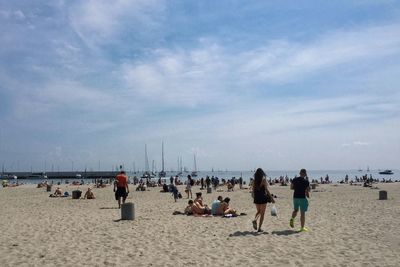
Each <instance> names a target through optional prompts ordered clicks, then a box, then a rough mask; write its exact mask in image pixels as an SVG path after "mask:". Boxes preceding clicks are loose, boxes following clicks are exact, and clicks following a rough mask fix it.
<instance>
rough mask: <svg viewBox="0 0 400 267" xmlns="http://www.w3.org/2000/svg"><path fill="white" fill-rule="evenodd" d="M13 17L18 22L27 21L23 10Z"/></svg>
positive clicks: (15, 13)
mask: <svg viewBox="0 0 400 267" xmlns="http://www.w3.org/2000/svg"><path fill="white" fill-rule="evenodd" d="M13 15H14V17H15V18H16V19H18V20H24V19H25V15H24V13H23V12H22V11H21V10H17V11H15V12H14V14H13Z"/></svg>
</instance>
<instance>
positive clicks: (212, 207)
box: [211, 196, 222, 215]
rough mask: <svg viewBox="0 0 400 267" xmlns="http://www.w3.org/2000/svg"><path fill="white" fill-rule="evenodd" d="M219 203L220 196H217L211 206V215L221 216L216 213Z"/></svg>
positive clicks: (220, 200)
mask: <svg viewBox="0 0 400 267" xmlns="http://www.w3.org/2000/svg"><path fill="white" fill-rule="evenodd" d="M221 202H222V196H218V198H217V199H216V200H214V201H213V203H212V204H211V214H212V215H222V214H217V211H218V210H219V209H220V206H221Z"/></svg>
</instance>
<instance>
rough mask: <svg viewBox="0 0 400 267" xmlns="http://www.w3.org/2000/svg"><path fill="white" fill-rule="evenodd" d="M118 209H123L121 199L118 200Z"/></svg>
mask: <svg viewBox="0 0 400 267" xmlns="http://www.w3.org/2000/svg"><path fill="white" fill-rule="evenodd" d="M118 208H119V209H120V208H121V198H120V197H119V198H118Z"/></svg>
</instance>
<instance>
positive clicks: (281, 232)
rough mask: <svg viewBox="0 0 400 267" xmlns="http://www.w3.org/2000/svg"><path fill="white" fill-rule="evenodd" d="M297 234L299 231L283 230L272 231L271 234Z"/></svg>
mask: <svg viewBox="0 0 400 267" xmlns="http://www.w3.org/2000/svg"><path fill="white" fill-rule="evenodd" d="M297 233H299V231H295V230H283V231H272V233H271V234H273V235H293V234H297Z"/></svg>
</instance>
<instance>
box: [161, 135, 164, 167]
mask: <svg viewBox="0 0 400 267" xmlns="http://www.w3.org/2000/svg"><path fill="white" fill-rule="evenodd" d="M161 167H162V170H161V171H162V172H164V142H162V144H161Z"/></svg>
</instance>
